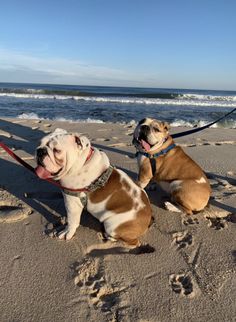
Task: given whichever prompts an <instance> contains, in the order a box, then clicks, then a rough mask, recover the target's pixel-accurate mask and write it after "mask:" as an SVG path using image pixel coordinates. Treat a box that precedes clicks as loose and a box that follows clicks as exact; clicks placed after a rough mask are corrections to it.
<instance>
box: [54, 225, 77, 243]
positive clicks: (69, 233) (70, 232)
mask: <svg viewBox="0 0 236 322" xmlns="http://www.w3.org/2000/svg"><path fill="white" fill-rule="evenodd" d="M75 232H76V229H73V228H69V227H68V226H67V227H66V228H65V229H64V230H62V231H61V232H60V233H59V234H58V238H59V239H65V240H70V239H71V238H72V237H73V236H74V234H75Z"/></svg>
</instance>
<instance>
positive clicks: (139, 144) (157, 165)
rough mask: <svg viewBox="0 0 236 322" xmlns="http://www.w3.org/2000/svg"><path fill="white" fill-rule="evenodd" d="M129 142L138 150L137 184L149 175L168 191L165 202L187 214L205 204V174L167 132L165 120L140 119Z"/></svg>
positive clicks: (207, 187)
mask: <svg viewBox="0 0 236 322" xmlns="http://www.w3.org/2000/svg"><path fill="white" fill-rule="evenodd" d="M133 144H134V145H135V146H136V148H137V151H138V165H139V175H138V182H137V183H138V185H139V186H140V187H142V188H145V187H146V186H147V184H148V183H149V181H150V180H151V179H154V180H155V181H157V182H158V183H159V184H160V186H161V187H162V189H163V190H165V191H167V192H168V193H170V195H171V201H172V202H173V203H174V204H175V205H176V207H175V206H174V205H172V204H171V203H170V202H166V203H165V206H166V208H167V209H168V210H171V211H184V212H185V213H186V214H189V215H191V214H192V213H193V212H195V211H200V210H203V209H204V208H205V207H206V205H207V204H208V200H209V197H210V193H211V189H210V185H209V182H208V180H207V177H206V175H205V174H204V172H203V171H202V169H201V168H200V166H199V165H197V164H196V163H195V162H194V161H193V160H192V159H191V158H190V157H189V156H188V155H187V154H186V153H185V152H184V151H183V150H182V148H181V147H179V146H176V145H175V144H174V141H173V139H172V137H171V136H170V134H169V124H168V123H166V122H161V121H158V120H155V119H151V118H145V119H143V120H141V121H140V122H139V123H138V125H137V127H136V129H135V131H134V138H133Z"/></svg>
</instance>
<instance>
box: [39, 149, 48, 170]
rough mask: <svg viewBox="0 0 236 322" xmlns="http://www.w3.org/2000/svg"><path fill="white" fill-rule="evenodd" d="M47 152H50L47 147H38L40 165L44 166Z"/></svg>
mask: <svg viewBox="0 0 236 322" xmlns="http://www.w3.org/2000/svg"><path fill="white" fill-rule="evenodd" d="M47 154H48V152H47V149H46V148H38V149H37V163H38V164H39V165H42V166H43V159H44V157H45V156H46V155H47Z"/></svg>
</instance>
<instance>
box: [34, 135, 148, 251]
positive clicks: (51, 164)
mask: <svg viewBox="0 0 236 322" xmlns="http://www.w3.org/2000/svg"><path fill="white" fill-rule="evenodd" d="M36 160H37V164H38V166H37V168H36V170H35V171H36V174H37V175H38V176H39V177H40V178H43V179H47V178H53V179H54V180H58V181H59V182H60V184H61V186H63V187H66V188H67V189H64V190H62V192H63V197H64V202H65V207H66V211H67V226H66V228H65V229H64V230H63V231H62V232H60V234H59V238H60V239H66V240H69V239H71V238H72V237H73V235H74V234H75V232H76V229H77V227H78V226H79V224H80V217H81V213H82V210H83V208H84V200H85V199H86V204H87V210H88V211H89V212H90V213H91V214H92V215H93V216H95V217H96V218H97V219H98V220H99V221H100V222H102V223H103V224H104V228H105V232H106V234H107V236H108V237H110V238H111V239H115V240H118V239H120V240H123V241H124V242H125V243H126V244H128V245H130V246H133V247H135V246H139V245H140V242H139V237H140V236H141V235H142V234H144V233H145V231H146V230H147V229H148V226H149V224H150V221H151V206H150V202H149V199H148V197H147V195H146V193H145V191H144V190H143V189H141V188H140V187H138V186H137V185H136V184H135V183H134V182H133V181H132V180H131V179H130V178H129V177H128V175H127V174H125V173H124V172H123V171H121V170H118V169H115V168H113V167H111V166H110V162H109V159H108V157H107V155H106V154H105V153H104V152H102V151H100V150H98V149H96V148H91V144H90V141H89V139H88V138H87V137H85V136H79V135H78V134H71V133H68V132H67V131H65V130H62V129H56V130H55V131H54V132H53V133H51V134H49V135H47V136H46V137H44V138H43V139H42V140H41V143H40V145H39V147H38V148H37V150H36ZM70 189H81V190H83V191H82V192H79V193H76V192H73V191H70Z"/></svg>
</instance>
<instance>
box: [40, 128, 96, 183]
mask: <svg viewBox="0 0 236 322" xmlns="http://www.w3.org/2000/svg"><path fill="white" fill-rule="evenodd" d="M88 148H90V142H89V140H88V139H87V138H86V137H85V136H79V135H78V134H72V133H68V132H67V131H65V130H63V129H56V130H55V131H54V132H52V133H50V134H49V135H47V136H45V137H44V138H43V139H42V140H41V142H40V145H39V146H38V147H37V149H36V161H37V165H38V166H37V168H36V169H35V172H36V174H37V175H38V176H39V177H40V178H43V179H46V178H53V179H56V180H58V179H60V178H62V177H63V176H64V175H65V174H66V173H67V172H68V171H69V170H70V169H71V167H72V166H73V164H74V163H75V162H76V161H77V160H78V159H79V157H80V155H81V154H82V153H83V151H84V150H85V149H88Z"/></svg>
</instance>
